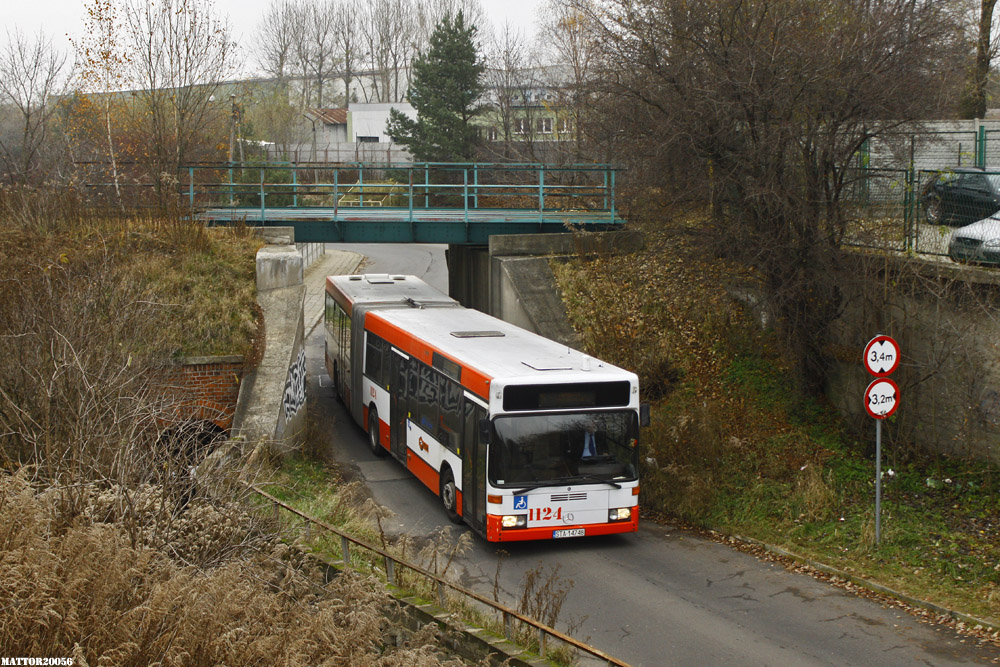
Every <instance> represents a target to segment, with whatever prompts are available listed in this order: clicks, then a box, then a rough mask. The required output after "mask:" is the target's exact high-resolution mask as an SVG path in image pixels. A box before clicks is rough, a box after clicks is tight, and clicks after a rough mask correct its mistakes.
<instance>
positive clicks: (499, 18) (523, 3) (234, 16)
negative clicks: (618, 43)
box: [0, 0, 540, 50]
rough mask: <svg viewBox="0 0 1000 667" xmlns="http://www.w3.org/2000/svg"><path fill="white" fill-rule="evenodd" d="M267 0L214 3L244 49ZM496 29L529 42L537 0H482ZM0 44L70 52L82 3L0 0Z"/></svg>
mask: <svg viewBox="0 0 1000 667" xmlns="http://www.w3.org/2000/svg"><path fill="white" fill-rule="evenodd" d="M269 2H270V0H215V7H216V9H217V10H218V12H219V14H224V15H228V16H229V21H230V24H231V25H232V26H233V34H234V36H235V37H236V38H237V39H238V40H239V42H240V45H241V46H243V47H244V49H245V48H246V47H247V45H248V43H249V40H250V37H251V36H252V35H253V31H254V29H255V28H256V26H257V22H258V21H259V19H260V16H261V14H262V13H263V12H264V9H265V8H266V7H267V5H268V4H269ZM482 3H483V6H484V7H485V9H486V12H487V13H488V14H489V16H490V19H491V20H492V21H493V25H494V26H495V27H497V28H499V27H500V26H502V25H503V23H504V22H505V21H507V22H509V23H510V24H511V25H512V26H515V27H517V28H519V29H521V30H522V31H523V32H524V33H525V36H526V37H527V38H528V39H529V40H530V39H532V38H533V37H534V33H535V30H534V22H535V8H536V7H537V6H538V5H539V4H540V3H539V1H538V0H482ZM0 6H2V9H0V21H2V23H3V26H4V28H5V30H0V44H3V43H6V42H7V36H6V31H8V30H11V29H12V28H13V27H15V26H16V27H17V28H20V29H21V31H23V32H26V33H30V34H34V33H37V32H38V30H39V29H42V30H44V31H45V33H46V34H47V35H49V36H50V37H52V38H53V41H54V42H55V43H56V45H57V46H60V47H61V48H64V49H67V50H68V49H69V41H68V39H67V36H69V37H74V36H76V35H77V33H78V31H79V30H80V29H81V27H82V25H83V15H84V12H83V7H84V2H83V0H0Z"/></svg>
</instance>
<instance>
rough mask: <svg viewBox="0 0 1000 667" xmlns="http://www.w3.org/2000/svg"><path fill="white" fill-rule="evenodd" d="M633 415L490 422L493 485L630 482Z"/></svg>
mask: <svg viewBox="0 0 1000 667" xmlns="http://www.w3.org/2000/svg"><path fill="white" fill-rule="evenodd" d="M638 441H639V421H638V417H637V416H636V414H635V412H634V411H633V412H629V411H619V412H574V413H572V414H544V415H523V416H522V415H506V416H502V417H497V418H496V419H495V420H493V437H492V438H491V439H490V449H489V477H490V483H492V484H493V485H494V486H523V485H529V486H531V487H535V486H544V485H545V484H546V483H548V482H551V483H553V484H565V483H573V484H577V483H579V484H593V483H601V482H607V483H618V482H628V481H632V480H635V479H636V470H637V468H638V449H639V448H638Z"/></svg>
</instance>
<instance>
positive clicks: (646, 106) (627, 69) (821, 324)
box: [576, 0, 965, 391]
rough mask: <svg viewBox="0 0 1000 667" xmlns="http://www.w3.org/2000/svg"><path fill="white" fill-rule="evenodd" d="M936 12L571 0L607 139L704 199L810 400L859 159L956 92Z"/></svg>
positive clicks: (745, 2) (645, 171)
mask: <svg viewBox="0 0 1000 667" xmlns="http://www.w3.org/2000/svg"><path fill="white" fill-rule="evenodd" d="M944 4H947V3H939V2H934V1H932V0H827V2H825V3H824V5H823V11H822V12H817V11H816V4H815V3H814V2H812V1H811V0H719V1H717V2H711V3H690V2H686V1H685V0H659V1H655V2H654V1H652V0H607V1H606V2H603V3H602V4H601V5H600V8H594V7H589V6H588V5H587V3H585V2H583V1H582V0H581V1H580V2H577V3H576V8H577V9H578V10H579V11H580V15H581V17H582V20H583V25H584V28H585V29H586V30H587V31H588V32H589V33H590V34H591V35H592V36H593V38H594V39H595V40H597V43H598V45H599V48H600V54H599V61H600V62H599V64H600V68H599V72H598V73H599V76H596V77H593V79H592V85H593V86H597V87H596V88H595V90H596V92H599V93H602V94H604V95H605V97H604V98H603V111H604V114H603V115H602V117H601V118H602V120H603V121H605V122H604V126H605V128H606V130H607V132H608V133H609V134H608V136H607V142H608V145H609V146H613V147H614V148H615V149H616V151H617V153H616V154H617V155H618V156H619V157H620V158H621V159H623V160H627V161H628V162H631V163H632V164H634V165H635V166H636V167H637V170H636V171H637V172H638V174H639V175H641V176H646V177H647V178H649V179H650V180H652V179H654V178H655V179H656V182H655V184H656V185H658V186H660V187H661V188H663V189H664V190H665V191H673V192H678V191H680V190H682V189H684V188H685V187H687V186H695V187H698V188H699V192H701V193H702V194H703V195H704V196H706V197H708V196H710V197H712V199H713V201H714V203H715V204H716V207H715V211H716V217H715V224H714V225H713V226H711V227H710V229H709V230H707V231H706V238H712V239H715V240H716V241H717V243H718V246H717V248H718V250H719V252H724V253H726V254H727V255H728V256H730V257H731V258H733V259H734V260H737V261H741V262H743V263H745V264H746V265H748V266H749V267H751V268H752V270H753V271H754V274H755V275H757V276H759V279H760V281H761V287H762V288H763V291H764V293H765V294H766V295H767V296H768V298H769V299H770V300H771V304H772V307H773V309H774V312H776V313H777V314H778V316H779V319H780V322H781V328H782V332H783V334H784V335H785V337H786V340H787V345H788V350H789V358H790V359H792V360H794V362H795V364H796V365H797V368H798V370H799V374H800V377H801V379H802V382H803V386H804V387H805V388H806V389H808V390H811V391H818V390H819V389H820V388H821V387H822V386H823V383H824V381H825V378H826V371H827V362H826V361H825V359H826V357H825V356H824V354H823V350H824V345H825V342H826V340H827V336H828V331H829V326H830V323H831V322H832V321H833V319H834V318H835V317H836V315H837V314H838V313H839V310H840V308H841V306H842V299H843V293H842V291H841V290H840V288H839V287H838V279H837V276H838V275H839V272H840V271H841V268H842V255H841V253H840V246H841V243H842V241H843V239H844V234H845V230H846V229H847V223H848V221H849V220H850V216H851V215H852V213H851V209H850V208H849V207H848V206H846V204H845V201H844V200H845V199H846V195H847V193H849V192H850V185H851V183H852V179H853V178H854V177H855V176H854V174H855V173H856V172H854V171H853V168H854V166H855V165H856V153H857V151H858V149H859V147H860V146H861V145H862V144H863V142H864V141H865V140H867V139H869V138H870V137H872V136H873V135H878V134H879V133H882V132H887V131H889V130H891V129H893V128H894V127H898V125H899V124H900V123H903V122H906V121H911V120H914V119H920V118H924V117H927V116H928V115H930V114H932V113H936V112H938V111H939V110H940V108H941V103H942V101H947V100H949V99H951V98H949V97H948V95H949V94H950V91H951V90H953V89H954V87H955V86H956V84H959V83H960V82H961V79H962V75H963V68H962V64H963V61H964V55H965V54H964V53H963V52H962V49H961V48H958V49H957V52H956V44H958V46H959V47H960V46H961V44H960V43H958V42H957V41H956V35H957V34H958V32H959V30H960V28H961V26H956V25H955V23H954V21H953V20H952V16H950V15H949V14H948V12H947V11H946V10H945V8H942V6H941V5H944ZM598 83H599V84H600V85H599V86H598ZM673 177H676V179H677V180H674V178H673ZM651 184H653V183H651Z"/></svg>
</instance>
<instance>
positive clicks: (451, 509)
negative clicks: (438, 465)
mask: <svg viewBox="0 0 1000 667" xmlns="http://www.w3.org/2000/svg"><path fill="white" fill-rule="evenodd" d="M441 504H442V505H444V511H445V512H446V513H447V514H448V520H449V521H451V522H452V523H462V517H461V516H459V514H458V489H457V488H456V487H455V476H454V475H452V474H451V468H445V469H444V472H442V473H441Z"/></svg>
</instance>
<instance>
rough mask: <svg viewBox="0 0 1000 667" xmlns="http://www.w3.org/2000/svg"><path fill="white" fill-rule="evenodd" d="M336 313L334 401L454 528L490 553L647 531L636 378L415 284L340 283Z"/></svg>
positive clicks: (331, 349) (405, 279) (331, 343)
mask: <svg viewBox="0 0 1000 667" xmlns="http://www.w3.org/2000/svg"><path fill="white" fill-rule="evenodd" d="M325 312H326V314H325V329H326V331H325V334H326V355H325V356H326V369H327V371H328V372H329V374H330V377H331V378H332V379H333V386H334V390H335V391H336V392H337V394H338V395H339V397H340V399H341V400H342V401H343V402H344V404H345V405H346V406H347V408H348V410H349V411H350V413H351V416H352V418H353V419H354V420H355V421H356V422H357V423H358V424H360V425H361V426H362V428H366V429H367V431H368V441H369V444H370V446H371V448H372V451H373V452H374V453H375V454H377V455H379V456H385V455H387V454H391V455H392V456H393V457H394V458H396V459H397V460H398V461H399V462H400V463H402V464H403V465H405V466H406V467H407V469H409V470H410V471H411V472H412V473H413V474H414V475H415V476H416V477H417V478H418V479H419V480H420V481H421V482H423V483H424V484H425V485H426V486H427V487H428V488H430V489H431V490H432V491H433V492H435V493H437V494H438V495H439V497H440V498H441V502H442V504H443V505H444V509H445V512H446V513H447V515H448V518H449V519H451V520H452V521H453V522H455V523H461V522H464V523H466V524H468V525H469V526H471V527H472V529H473V530H475V531H476V532H478V533H479V534H480V535H482V536H484V537H485V538H486V539H488V540H490V541H513V540H536V539H551V538H561V537H579V536H583V535H604V534H610V533H624V532H632V531H635V530H636V529H637V527H638V519H639V512H638V510H639V507H638V501H639V481H638V477H637V473H638V467H639V463H638V452H639V447H638V443H639V424H640V421H642V422H643V423H646V422H648V407H647V406H642V407H641V409H640V405H639V383H638V378H637V376H636V375H635V374H634V373H630V372H628V371H625V370H623V369H621V368H617V367H615V366H612V365H610V364H606V363H603V362H601V361H598V360H596V359H592V358H590V357H588V356H586V355H584V354H583V353H581V352H578V351H576V350H572V349H569V348H567V347H566V346H564V345H560V344H558V343H555V342H553V341H551V340H548V339H546V338H543V337H541V336H538V335H536V334H533V333H530V332H528V331H525V330H523V329H520V328H519V327H516V326H514V325H512V324H508V323H507V322H504V321H502V320H498V319H496V318H493V317H490V316H489V315H484V314H483V313H480V312H478V311H476V310H471V309H468V308H464V307H462V306H461V305H460V304H459V303H458V302H457V301H455V300H453V299H451V298H450V297H448V296H446V295H444V294H442V293H441V292H439V291H437V290H435V289H433V288H432V287H430V286H429V285H427V284H426V283H425V282H423V281H422V280H420V279H419V278H416V277H414V276H398V275H352V276H330V277H328V278H327V280H326V309H325ZM640 413H641V414H642V419H640Z"/></svg>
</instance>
